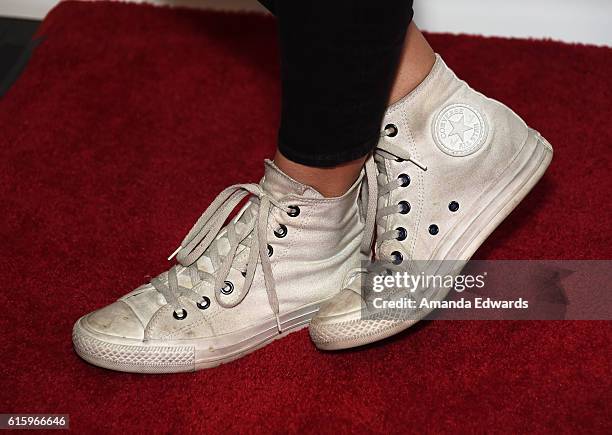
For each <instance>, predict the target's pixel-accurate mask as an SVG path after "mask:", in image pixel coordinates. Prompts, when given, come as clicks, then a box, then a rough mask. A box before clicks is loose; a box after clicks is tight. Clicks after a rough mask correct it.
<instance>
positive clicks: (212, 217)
mask: <svg viewBox="0 0 612 435" xmlns="http://www.w3.org/2000/svg"><path fill="white" fill-rule="evenodd" d="M249 194H250V195H252V196H253V197H254V198H251V199H250V200H251V205H250V207H258V210H257V215H256V216H255V217H254V218H252V219H250V220H248V219H247V224H246V228H245V230H244V231H241V232H240V233H239V232H238V231H237V230H236V224H235V223H234V222H230V223H229V224H228V225H227V227H226V231H227V233H226V238H227V241H228V242H229V252H227V253H226V254H225V255H224V258H222V257H221V255H220V254H219V252H218V249H217V248H216V246H215V239H216V237H217V235H218V234H219V231H220V230H221V229H222V227H223V224H224V223H225V221H226V220H227V218H228V217H229V215H230V214H231V213H232V211H233V210H234V208H235V207H236V206H237V205H238V204H239V203H240V201H242V200H243V199H244V198H245V197H246V196H247V195H249ZM272 207H277V208H279V209H281V210H283V211H284V212H286V213H288V214H291V213H292V212H294V210H295V207H293V206H290V205H288V204H283V203H281V202H280V201H278V200H276V199H275V198H274V197H272V196H271V195H270V194H267V193H266V192H265V191H264V190H263V189H262V188H261V186H260V185H259V184H236V185H233V186H230V187H228V188H227V189H225V190H223V191H222V192H221V193H220V194H219V195H218V196H217V198H215V200H214V201H213V202H212V203H211V204H210V206H209V207H208V209H206V211H205V212H204V213H203V214H202V216H200V218H199V219H198V221H197V222H196V223H195V225H194V226H193V228H192V229H191V230H190V231H189V233H188V234H187V236H186V237H185V238H184V239H183V241H182V242H181V246H180V247H179V248H178V249H177V250H176V251H175V252H174V253H173V254H172V255H171V256H170V257H169V258H168V259H169V260H170V259H172V257H174V256H175V255H176V258H177V261H178V263H179V264H177V265H176V266H174V267H172V268H171V269H170V270H169V271H168V284H167V285H166V283H165V282H164V281H163V280H161V279H159V277H157V278H153V279H152V280H151V284H152V285H153V287H155V288H156V289H157V290H158V291H159V292H160V293H161V294H162V295H163V296H164V298H165V299H166V302H167V303H168V304H170V305H172V307H173V308H174V314H175V317H176V318H177V319H182V318H184V317H185V316H186V311H185V310H184V309H183V308H182V307H181V304H180V301H179V297H180V296H185V297H188V298H190V299H191V300H193V301H194V302H196V303H198V302H201V300H202V296H200V295H199V294H197V293H196V292H195V291H194V290H193V288H195V286H196V285H197V284H198V283H200V282H201V281H208V282H211V283H212V284H213V288H214V289H215V299H216V300H217V302H218V303H219V305H221V306H223V307H225V308H231V307H234V306H236V305H238V304H239V303H240V302H241V301H242V300H243V299H244V298H245V296H246V295H247V293H248V291H249V289H250V287H251V284H252V282H253V278H254V276H255V270H256V268H257V264H258V262H261V266H262V270H263V275H264V283H265V288H266V292H267V295H268V302H269V304H270V307H271V308H272V311H273V312H274V315H275V317H276V323H277V327H278V329H279V332H280V329H281V326H280V319H279V305H278V296H277V294H276V287H275V282H274V276H273V275H272V267H271V265H270V259H269V257H268V245H267V234H266V232H267V227H268V218H269V216H270V211H271V209H272ZM253 232H254V233H253ZM251 233H253V234H252V237H250V238H249V236H250V235H251ZM247 239H248V240H247ZM239 245H243V246H246V247H248V248H249V257H248V260H247V268H246V273H245V274H244V277H245V280H244V283H243V285H242V287H241V288H239V289H238V294H239V296H238V298H237V299H236V300H235V301H234V302H233V303H232V304H227V303H225V302H224V301H223V300H222V298H221V297H220V294H221V293H222V292H223V290H224V288H226V284H225V280H226V279H227V276H228V274H229V272H230V269H231V268H232V264H233V263H234V259H235V257H236V252H237V250H238V246H239ZM209 247H210V249H209ZM207 249H208V251H207ZM204 252H206V254H207V256H208V257H209V258H210V260H211V262H212V264H213V267H214V269H215V272H214V274H211V273H209V272H205V271H202V270H200V269H199V268H198V267H197V260H198V259H199V258H200V257H201V256H202V254H204ZM181 267H184V268H186V269H187V271H188V273H189V277H190V279H191V283H192V285H193V288H191V289H190V288H187V287H183V286H181V285H179V280H178V274H179V272H181V270H182V269H181Z"/></svg>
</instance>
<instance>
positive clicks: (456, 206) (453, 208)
mask: <svg viewBox="0 0 612 435" xmlns="http://www.w3.org/2000/svg"><path fill="white" fill-rule="evenodd" d="M448 209H449V210H450V211H452V212H453V213H454V212H456V211H457V210H459V203H458V202H457V201H451V202H450V203H449V204H448Z"/></svg>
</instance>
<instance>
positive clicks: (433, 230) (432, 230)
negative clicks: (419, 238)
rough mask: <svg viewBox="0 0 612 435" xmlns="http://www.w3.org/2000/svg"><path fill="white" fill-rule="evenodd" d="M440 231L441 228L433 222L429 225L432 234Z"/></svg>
mask: <svg viewBox="0 0 612 435" xmlns="http://www.w3.org/2000/svg"><path fill="white" fill-rule="evenodd" d="M439 232H440V228H438V226H437V225H436V224H431V225H430V226H429V234H431V235H432V236H435V235H436V234H438V233H439Z"/></svg>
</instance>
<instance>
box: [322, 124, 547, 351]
mask: <svg viewBox="0 0 612 435" xmlns="http://www.w3.org/2000/svg"><path fill="white" fill-rule="evenodd" d="M524 153H530V155H529V156H528V157H527V158H523V159H522V161H523V162H524V164H523V165H522V166H520V167H519V168H518V169H517V168H515V167H514V166H513V165H510V166H509V167H508V168H507V169H506V171H504V173H503V174H501V175H500V177H499V178H498V179H497V182H496V183H495V184H493V185H492V186H491V187H490V188H489V189H487V191H486V192H484V193H483V195H482V196H481V201H482V202H483V203H485V204H487V205H486V206H485V207H483V208H482V209H481V210H480V212H479V213H478V214H476V215H473V216H470V217H469V219H470V221H468V222H461V223H460V224H459V225H457V226H455V229H461V230H462V232H461V233H460V234H457V235H456V236H454V237H447V238H446V239H445V240H444V241H443V242H442V243H441V245H440V246H439V248H438V249H437V251H436V252H435V253H434V254H433V258H436V261H437V260H444V259H448V260H452V262H453V263H455V264H462V265H464V264H466V263H467V262H468V261H469V259H470V258H471V257H472V255H474V253H475V252H476V250H477V249H478V247H480V245H482V244H483V243H484V241H485V240H486V239H487V237H489V236H490V235H491V233H492V232H493V231H494V230H495V228H497V227H498V226H499V225H500V224H501V223H502V222H503V220H504V219H505V218H506V217H507V216H508V215H509V214H510V213H511V212H512V210H514V209H515V208H516V206H517V205H518V204H519V203H520V202H521V201H522V200H523V199H524V198H525V196H527V194H528V193H529V192H530V191H531V189H533V187H534V186H535V185H536V184H537V183H538V181H539V180H540V179H541V178H542V176H543V175H544V173H545V172H546V169H547V168H548V166H549V165H550V162H551V160H552V155H553V149H552V146H551V145H550V144H549V143H548V142H547V141H546V139H544V138H543V137H542V136H541V135H540V133H538V132H537V131H535V130H533V129H529V134H528V137H527V140H526V141H525V145H524V146H523V148H522V151H521V152H519V153H518V155H517V158H518V157H520V156H522V155H524ZM460 271H461V269H459V270H456V271H455V273H459V272H460ZM439 296H440V297H441V298H444V297H445V296H446V294H442V295H439ZM395 311H396V313H395V314H394V313H377V315H376V317H375V318H371V319H360V320H354V321H349V322H340V323H331V322H317V319H315V321H314V322H313V323H312V324H311V325H310V336H311V338H312V341H313V342H314V343H315V345H316V346H317V348H319V349H322V350H339V349H348V348H351V347H357V346H363V345H365V344H369V343H373V342H376V341H379V340H383V339H385V338H388V337H391V336H392V335H395V334H397V333H398V332H401V331H403V330H405V329H407V328H409V327H410V326H412V325H414V324H415V323H417V322H418V321H419V320H421V319H423V318H425V317H426V316H427V315H428V314H429V313H431V311H433V310H423V311H421V312H419V315H418V316H417V317H418V318H411V319H409V320H403V321H402V320H399V319H397V320H394V319H393V316H394V315H397V310H395Z"/></svg>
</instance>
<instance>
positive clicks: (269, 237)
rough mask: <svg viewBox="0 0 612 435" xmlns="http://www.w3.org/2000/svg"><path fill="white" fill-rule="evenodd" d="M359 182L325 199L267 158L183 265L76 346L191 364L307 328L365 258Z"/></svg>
mask: <svg viewBox="0 0 612 435" xmlns="http://www.w3.org/2000/svg"><path fill="white" fill-rule="evenodd" d="M360 187H361V177H360V180H358V181H357V182H355V184H354V185H353V186H352V188H351V189H350V190H349V191H348V192H347V193H346V194H345V195H343V196H342V197H338V198H324V197H323V196H322V195H321V194H319V193H318V192H317V191H315V190H314V189H313V188H311V187H309V186H305V185H303V184H301V183H298V182H297V181H295V180H293V179H291V178H290V177H288V176H287V175H285V174H284V173H282V172H281V171H280V170H279V169H278V168H277V167H276V166H275V165H274V163H273V162H271V161H266V170H265V175H264V178H263V179H262V181H261V183H260V184H238V185H235V186H231V187H229V188H227V189H226V190H224V191H223V192H221V194H219V196H218V197H217V198H216V199H215V200H214V201H213V202H212V204H211V205H210V207H209V208H208V209H207V210H206V212H204V214H203V215H202V217H200V219H199V220H198V222H197V223H196V225H195V226H194V228H193V229H192V230H191V231H190V232H189V234H188V235H187V237H186V238H185V240H183V242H182V243H181V248H180V249H179V250H178V251H177V254H178V255H177V259H178V262H179V264H178V265H177V266H175V267H173V268H171V269H170V270H169V271H167V272H164V273H163V274H161V275H159V276H158V277H157V278H154V279H153V280H151V283H149V284H145V285H143V286H141V287H139V288H137V289H136V290H134V291H132V292H131V293H129V294H128V295H126V296H124V297H122V298H120V299H119V300H118V301H116V302H114V303H113V304H111V305H109V306H107V307H104V308H102V309H100V310H98V311H94V312H93V313H90V314H88V315H86V316H84V317H82V318H80V319H79V320H78V321H77V322H76V324H75V326H74V330H73V336H72V338H73V343H74V348H75V350H76V352H77V353H78V354H79V355H80V356H81V357H82V358H83V359H85V360H86V361H88V362H90V363H92V364H95V365H98V366H101V367H106V368H109V369H114V370H121V371H128V372H142V373H164V372H182V371H192V370H197V369H201V368H205V367H212V366H216V365H218V364H221V363H224V362H228V361H231V360H233V359H236V358H239V357H241V356H243V355H245V354H247V353H249V352H251V351H253V350H255V349H257V348H260V347H262V346H264V345H266V344H268V343H270V342H271V341H272V340H274V339H276V338H279V337H282V336H284V335H286V334H288V333H290V332H293V331H296V330H298V329H300V328H302V327H305V326H307V324H308V322H309V321H310V319H311V318H312V316H313V315H314V314H315V313H316V311H317V310H318V308H319V305H320V304H321V303H322V302H323V301H325V300H326V299H329V298H330V297H332V296H333V295H334V294H337V293H338V291H339V289H341V288H343V287H344V286H345V285H346V282H345V277H346V276H347V275H348V274H349V272H350V271H351V269H354V268H358V267H359V263H360V261H361V259H362V258H363V256H362V254H361V253H360V244H363V243H362V233H363V229H364V222H363V218H362V215H361V213H360V209H359V207H360V206H359V204H358V200H359V192H360ZM249 194H250V199H249V201H248V202H247V203H246V205H245V206H244V207H243V208H242V209H241V211H240V212H239V213H238V214H237V216H236V217H235V218H234V219H232V220H231V221H230V223H229V224H228V225H227V226H225V227H223V225H224V223H225V221H226V219H227V218H228V216H229V215H230V213H231V212H232V210H233V209H234V208H235V207H236V206H237V205H238V204H239V203H240V201H241V200H242V199H244V198H245V197H246V196H247V195H249ZM365 245H366V246H365V248H366V249H362V250H364V251H366V250H369V243H365Z"/></svg>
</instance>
